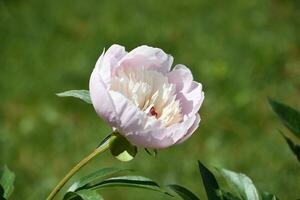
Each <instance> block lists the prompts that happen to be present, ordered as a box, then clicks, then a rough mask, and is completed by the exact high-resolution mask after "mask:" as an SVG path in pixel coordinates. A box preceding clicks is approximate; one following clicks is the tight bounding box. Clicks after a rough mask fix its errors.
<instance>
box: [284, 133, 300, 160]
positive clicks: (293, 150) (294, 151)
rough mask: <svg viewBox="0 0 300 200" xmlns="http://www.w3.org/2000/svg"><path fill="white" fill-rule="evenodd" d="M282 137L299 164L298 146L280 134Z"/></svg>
mask: <svg viewBox="0 0 300 200" xmlns="http://www.w3.org/2000/svg"><path fill="white" fill-rule="evenodd" d="M282 136H283V137H284V139H285V141H286V142H287V144H288V145H289V147H290V149H291V150H292V152H293V153H294V154H295V155H296V157H297V159H298V161H299V162H300V146H299V145H298V144H296V143H294V142H293V141H292V140H291V139H290V138H288V137H287V136H285V135H284V134H282Z"/></svg>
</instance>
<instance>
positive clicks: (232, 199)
mask: <svg viewBox="0 0 300 200" xmlns="http://www.w3.org/2000/svg"><path fill="white" fill-rule="evenodd" d="M217 194H218V196H219V197H220V198H221V199H222V200H242V199H240V198H239V197H236V196H235V195H234V194H232V193H230V192H227V191H224V190H218V191H217Z"/></svg>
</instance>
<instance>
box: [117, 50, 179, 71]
mask: <svg viewBox="0 0 300 200" xmlns="http://www.w3.org/2000/svg"><path fill="white" fill-rule="evenodd" d="M172 63H173V57H172V56H171V55H168V54H166V53H165V52H164V51H163V50H161V49H159V48H153V47H149V46H146V45H143V46H139V47H137V48H135V49H133V50H132V51H131V52H129V53H128V54H127V55H126V56H124V57H123V58H122V59H121V60H120V62H119V66H122V67H126V68H127V67H145V68H146V69H153V70H156V71H159V72H161V73H163V74H166V73H167V72H169V71H170V69H171V66H172Z"/></svg>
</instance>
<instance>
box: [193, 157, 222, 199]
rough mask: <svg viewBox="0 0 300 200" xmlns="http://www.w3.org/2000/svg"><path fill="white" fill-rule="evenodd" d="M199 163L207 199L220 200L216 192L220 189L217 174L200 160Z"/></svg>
mask: <svg viewBox="0 0 300 200" xmlns="http://www.w3.org/2000/svg"><path fill="white" fill-rule="evenodd" d="M198 165H199V170H200V173H201V177H202V181H203V184H204V187H205V191H206V195H207V199H208V200H220V198H219V197H218V195H217V193H216V192H217V190H219V185H218V182H217V180H216V178H215V176H214V175H213V173H211V172H210V171H209V170H208V169H207V168H206V167H205V166H204V165H203V164H202V163H201V162H200V161H198Z"/></svg>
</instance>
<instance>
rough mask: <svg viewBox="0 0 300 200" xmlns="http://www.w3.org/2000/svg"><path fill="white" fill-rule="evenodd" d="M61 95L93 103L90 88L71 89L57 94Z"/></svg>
mask: <svg viewBox="0 0 300 200" xmlns="http://www.w3.org/2000/svg"><path fill="white" fill-rule="evenodd" d="M56 95H57V96H59V97H75V98H78V99H81V100H83V101H84V102H86V103H89V104H92V101H91V97H90V92H89V91H88V90H69V91H65V92H61V93H57V94H56Z"/></svg>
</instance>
